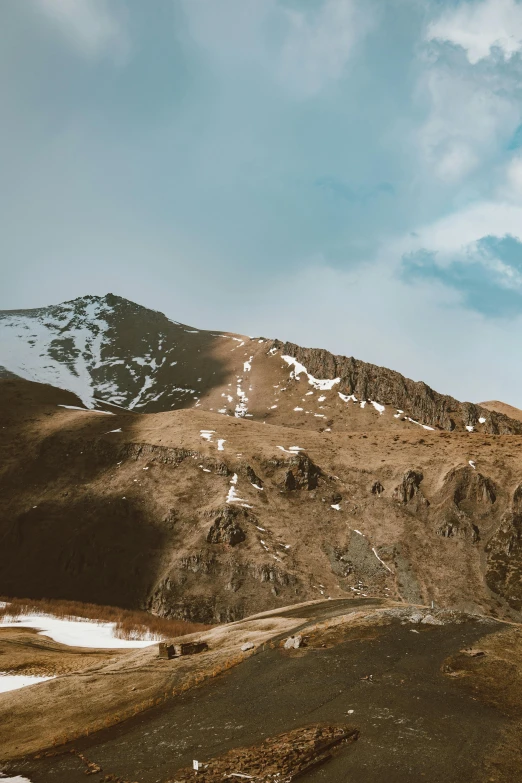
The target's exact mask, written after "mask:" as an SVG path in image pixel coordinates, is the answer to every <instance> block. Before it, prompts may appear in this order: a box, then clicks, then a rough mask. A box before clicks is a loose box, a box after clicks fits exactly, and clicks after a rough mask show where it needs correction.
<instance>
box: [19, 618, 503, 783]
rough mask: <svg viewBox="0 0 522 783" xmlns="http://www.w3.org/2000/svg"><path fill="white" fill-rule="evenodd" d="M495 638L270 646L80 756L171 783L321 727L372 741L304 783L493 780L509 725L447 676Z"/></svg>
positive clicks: (432, 629) (383, 633)
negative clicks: (200, 767)
mask: <svg viewBox="0 0 522 783" xmlns="http://www.w3.org/2000/svg"><path fill="white" fill-rule="evenodd" d="M325 609H327V607H326V608H325V607H324V605H323V612H324V611H325ZM320 619H322V618H320ZM493 628H494V629H495V630H497V629H498V625H489V624H486V623H484V622H482V621H478V620H477V621H474V620H469V621H467V622H464V623H461V624H449V625H444V626H422V625H421V626H415V627H412V625H411V624H405V625H402V624H401V623H400V621H399V620H398V619H393V620H392V621H391V622H390V623H388V624H384V625H380V626H377V630H378V634H376V635H375V638H370V639H368V638H366V639H360V640H357V639H351V640H350V641H344V642H342V643H340V644H337V645H335V646H331V647H325V648H319V649H308V650H307V649H306V648H305V649H299V650H295V651H283V650H282V649H281V648H280V647H276V648H274V649H270V648H266V649H265V650H263V651H262V652H260V653H259V654H258V655H255V656H253V657H251V658H249V659H248V660H246V661H245V662H244V663H243V664H241V665H240V666H237V667H235V668H234V669H232V670H231V671H229V672H228V673H226V674H225V675H223V676H220V677H218V678H216V679H215V680H213V681H211V682H209V683H207V684H205V685H204V686H202V687H201V688H197V689H195V690H192V691H190V692H187V693H186V694H185V695H183V696H181V697H179V698H177V699H176V700H175V701H173V702H171V703H168V704H165V705H164V706H162V707H159V708H157V709H154V710H151V711H149V712H147V713H143V714H141V715H139V716H137V717H136V718H134V719H131V720H130V721H127V722H126V723H124V724H121V725H120V726H117V727H115V728H113V729H108V730H106V731H102V732H99V733H97V734H96V735H95V736H94V737H92V738H88V739H85V740H83V741H80V742H77V743H75V747H76V748H77V749H78V750H79V751H80V752H81V753H83V754H84V755H85V756H86V757H87V758H88V759H89V760H90V761H91V762H93V763H95V764H96V765H100V766H101V768H102V770H103V772H102V773H101V774H102V777H103V775H114V776H117V777H120V778H121V779H122V780H125V781H137V782H138V783H157V782H158V783H159V782H161V783H163V781H165V780H167V779H169V778H174V779H175V777H176V776H175V773H176V771H177V770H180V769H182V768H185V767H187V766H189V765H191V764H192V760H193V759H198V760H201V761H205V760H209V759H211V758H214V757H216V756H221V755H223V754H225V753H227V752H228V751H230V750H232V749H234V748H238V747H245V746H248V745H256V744H259V743H260V742H262V741H263V740H264V739H265V738H267V737H273V736H274V735H277V734H280V733H282V732H288V731H292V730H296V729H299V728H303V729H304V728H305V727H308V726H310V725H315V724H324V725H340V724H343V723H349V724H350V725H352V726H354V727H356V728H357V729H358V730H359V731H360V737H359V739H358V741H357V742H355V743H352V744H350V745H348V746H346V747H344V748H343V749H341V750H340V752H339V753H338V754H337V755H335V756H333V757H332V759H331V760H329V761H328V762H327V763H326V764H325V765H322V766H320V767H317V768H315V769H313V770H311V771H309V772H308V773H306V774H305V775H304V776H303V778H302V779H303V780H306V781H322V780H324V781H329V782H331V783H347V781H354V782H355V781H357V783H377V782H379V783H380V781H386V783H404V781H411V783H413V782H415V783H418V781H426V783H440V781H445V783H457V782H458V783H460V782H461V781H466V783H471V782H472V781H478V780H482V778H481V774H482V773H481V770H482V768H483V763H484V759H485V757H486V756H487V754H488V753H489V752H490V750H491V748H492V747H493V746H495V745H496V744H497V742H498V739H499V736H500V733H501V732H502V730H503V729H504V728H505V727H506V725H507V723H508V719H507V718H506V717H505V716H504V715H503V714H502V713H501V711H500V710H499V709H497V708H496V707H495V706H493V705H487V704H484V703H481V701H479V700H477V699H476V698H475V696H474V695H473V693H470V692H466V690H465V689H462V688H461V687H460V686H459V684H458V682H456V680H455V679H452V678H451V677H448V676H446V675H444V674H443V673H442V672H441V668H442V666H443V662H444V660H445V659H446V658H448V656H450V655H453V654H455V653H456V652H458V650H460V649H462V648H465V647H469V646H471V645H474V644H476V643H477V641H478V640H479V639H480V638H481V637H484V636H485V635H487V634H488V633H489V632H490V631H491V629H493ZM373 631H375V626H374V627H372V632H373ZM352 711H353V712H352ZM238 771H239V772H244V770H238ZM16 772H17V773H19V774H24V775H26V776H28V777H29V778H30V779H31V781H32V782H33V783H47V781H49V782H51V781H52V782H53V783H79V781H82V780H84V779H85V778H84V772H85V766H84V764H83V763H81V762H80V761H79V760H78V758H77V757H75V756H73V755H71V754H70V753H67V754H66V755H59V756H55V757H52V758H41V759H31V760H26V761H25V762H23V763H21V764H20V765H18V766H17V767H16ZM247 774H248V773H247ZM117 777H116V778H115V779H117ZM108 779H110V778H108Z"/></svg>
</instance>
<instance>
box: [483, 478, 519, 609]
mask: <svg viewBox="0 0 522 783" xmlns="http://www.w3.org/2000/svg"><path fill="white" fill-rule="evenodd" d="M486 554H487V567H486V583H487V585H488V587H489V588H490V589H491V590H493V591H494V592H495V593H497V594H498V595H500V596H501V597H502V598H504V599H505V601H506V602H507V603H508V604H509V606H510V607H511V608H512V609H515V610H516V611H517V612H520V611H521V610H522V485H520V486H518V487H517V488H516V490H515V492H514V494H513V501H512V507H511V510H510V511H507V512H506V513H505V514H504V515H503V517H502V521H501V523H500V525H499V527H498V528H497V530H496V531H495V533H494V534H493V536H492V537H491V538H490V540H489V541H488V544H487V546H486Z"/></svg>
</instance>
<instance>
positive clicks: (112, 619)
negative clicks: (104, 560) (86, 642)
mask: <svg viewBox="0 0 522 783" xmlns="http://www.w3.org/2000/svg"><path fill="white" fill-rule="evenodd" d="M0 601H2V602H5V603H6V604H7V605H6V606H4V607H2V606H0V622H1V621H2V620H4V619H7V618H17V619H18V618H23V616H24V615H27V614H50V615H53V616H54V617H60V618H63V619H68V620H69V619H74V618H78V617H81V618H84V619H87V620H97V621H99V622H104V623H116V627H115V629H114V636H115V637H116V638H117V639H133V640H135V639H151V640H155V639H158V640H161V639H165V638H173V637H175V636H185V635H187V634H191V633H199V632H201V631H206V630H208V629H209V628H211V627H212V626H210V625H203V624H201V623H190V622H186V621H185V620H168V619H166V618H164V617H156V616H155V615H153V614H149V613H148V612H140V611H134V610H131V609H120V608H119V607H117V606H99V605H98V604H84V603H81V602H79V601H60V600H53V599H48V598H39V599H34V598H8V597H1V598H0Z"/></svg>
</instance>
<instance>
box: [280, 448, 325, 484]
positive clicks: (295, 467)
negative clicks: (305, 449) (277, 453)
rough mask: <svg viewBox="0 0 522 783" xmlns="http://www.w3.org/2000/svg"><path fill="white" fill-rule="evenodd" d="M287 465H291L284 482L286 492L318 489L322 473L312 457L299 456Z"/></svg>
mask: <svg viewBox="0 0 522 783" xmlns="http://www.w3.org/2000/svg"><path fill="white" fill-rule="evenodd" d="M286 464H287V465H289V468H288V469H287V471H286V473H285V478H284V480H283V486H284V488H285V489H286V490H288V491H293V490H296V489H306V490H313V489H316V488H317V484H318V481H319V478H320V476H322V471H321V470H320V468H318V467H317V465H315V464H314V463H313V462H312V460H311V459H310V457H308V456H307V455H306V454H299V455H297V456H296V457H294V458H292V459H291V460H289V461H288V462H287V463H286Z"/></svg>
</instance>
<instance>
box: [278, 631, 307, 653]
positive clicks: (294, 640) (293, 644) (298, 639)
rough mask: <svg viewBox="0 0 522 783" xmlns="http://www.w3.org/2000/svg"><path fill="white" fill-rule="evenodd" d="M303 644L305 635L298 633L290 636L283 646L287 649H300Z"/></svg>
mask: <svg viewBox="0 0 522 783" xmlns="http://www.w3.org/2000/svg"><path fill="white" fill-rule="evenodd" d="M302 644H303V637H302V636H300V635H299V634H298V635H297V636H289V637H288V639H287V640H286V641H285V643H284V645H283V647H284V649H285V650H298V649H299V647H301V645H302Z"/></svg>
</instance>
